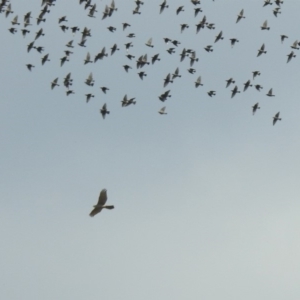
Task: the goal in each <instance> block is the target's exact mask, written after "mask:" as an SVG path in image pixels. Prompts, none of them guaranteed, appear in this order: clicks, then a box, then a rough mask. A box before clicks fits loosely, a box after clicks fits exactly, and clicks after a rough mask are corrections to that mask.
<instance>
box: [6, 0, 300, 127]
mask: <svg viewBox="0 0 300 300" xmlns="http://www.w3.org/2000/svg"><path fill="white" fill-rule="evenodd" d="M109 1H110V4H107V5H103V6H104V7H103V12H102V17H101V15H100V18H102V20H104V19H106V18H110V17H113V15H114V14H115V13H116V12H117V11H118V7H117V6H116V3H115V0H109ZM213 1H214V0H213ZM134 2H135V4H134V9H133V10H132V14H133V15H140V14H141V13H142V10H143V7H144V2H143V1H140V0H136V1H134ZM190 2H191V4H192V6H191V7H193V10H194V12H193V14H194V17H197V16H199V14H200V13H202V16H201V19H200V21H199V22H198V23H196V24H195V34H198V33H199V32H201V31H203V30H205V29H209V30H214V29H215V27H216V25H215V24H214V23H209V22H208V20H207V17H206V15H205V14H204V12H203V10H202V9H201V7H200V5H201V2H200V0H190ZM55 4H56V1H55V0H42V9H41V11H40V13H39V15H38V16H36V17H35V18H33V16H32V15H31V12H28V13H26V14H25V15H24V17H23V18H22V20H20V21H19V16H18V15H17V14H16V13H15V12H14V10H13V7H12V3H11V0H0V12H1V13H2V14H4V15H5V17H7V18H8V19H9V17H11V20H10V22H11V24H12V27H10V28H9V29H8V30H9V31H10V32H11V33H12V34H16V33H17V32H18V31H19V28H21V26H22V25H23V26H22V27H23V28H22V29H20V32H21V34H22V35H23V37H30V36H31V37H32V34H33V33H32V30H29V29H30V28H31V27H30V26H32V25H34V23H35V22H34V19H35V20H36V24H37V25H40V24H42V23H44V22H45V21H46V17H47V16H48V14H49V13H50V10H51V9H52V7H53V6H55ZM79 4H80V5H83V9H84V10H85V11H86V12H87V16H88V17H89V18H96V17H99V16H98V15H97V13H98V7H97V4H96V3H92V0H79ZM273 4H275V5H273ZM282 4H283V1H282V0H275V1H273V2H272V0H262V6H263V7H268V6H272V5H273V6H274V8H273V14H274V16H275V17H277V16H278V14H280V13H281V6H282ZM98 5H99V4H98ZM166 9H171V5H170V7H169V4H168V3H167V0H164V1H163V2H162V3H161V4H160V5H159V7H158V11H157V13H158V14H162V13H164V11H165V10H166ZM184 11H185V6H183V5H182V6H179V7H177V8H174V13H176V14H177V15H179V14H181V13H182V12H184ZM245 18H246V16H245V12H244V9H242V10H241V11H240V12H238V13H237V16H236V21H235V22H236V23H240V22H242V20H243V19H245ZM67 22H68V18H67V16H61V17H60V18H59V19H58V24H59V26H60V28H61V30H62V31H63V32H72V34H73V35H75V34H76V33H77V32H80V34H81V37H80V40H79V42H78V43H77V45H76V44H75V43H74V40H70V41H67V42H66V44H65V50H64V56H63V57H61V58H60V66H61V67H62V66H64V65H65V63H67V62H69V61H71V57H72V56H73V55H74V51H73V49H74V48H75V47H87V45H86V44H87V41H88V39H89V38H91V36H92V34H91V30H92V29H89V28H87V27H84V28H81V29H80V28H79V27H77V26H73V27H71V26H67V25H66V24H68V23H67ZM21 23H22V24H21ZM179 25H180V32H181V33H183V32H184V31H185V30H186V29H187V28H189V27H190V26H191V25H190V24H186V23H184V24H179ZM237 26H238V25H237ZM130 27H131V25H130V24H129V23H127V22H123V23H122V30H123V31H124V32H126V30H128V28H130ZM106 29H107V30H108V31H109V32H111V33H114V32H115V31H116V30H117V28H116V27H114V26H108V27H107V28H106ZM261 30H266V31H269V30H270V27H269V26H268V21H267V20H266V21H264V22H263V24H261ZM44 35H45V33H44V30H43V28H40V29H39V30H38V31H37V32H36V33H35V34H34V38H33V40H32V41H31V42H29V44H28V45H27V52H30V51H33V49H34V50H36V51H37V52H38V53H39V54H41V65H45V64H46V63H47V62H49V61H50V53H47V54H43V52H44V50H45V47H43V46H36V42H37V40H38V39H40V38H41V37H43V36H44ZM126 37H127V38H128V42H127V43H125V45H123V46H122V47H123V49H124V52H125V58H124V59H125V60H126V62H125V63H124V65H123V69H124V71H125V72H127V73H128V72H131V69H133V66H132V63H133V62H134V60H135V63H136V68H137V69H138V71H139V72H138V73H137V74H138V76H139V78H140V79H141V80H144V77H146V76H147V73H146V71H144V70H145V68H144V67H145V66H147V65H150V64H152V65H154V64H155V63H156V62H157V61H160V60H161V58H160V53H156V54H154V55H153V56H152V57H151V59H148V54H143V55H140V56H139V57H135V56H134V55H133V54H131V53H130V50H131V48H132V47H133V46H134V44H133V39H134V38H135V37H136V36H135V34H134V33H128V35H127V36H126ZM287 38H288V37H287V36H286V35H281V36H280V39H281V42H282V43H283V42H284V41H285V39H287ZM223 39H224V36H223V31H220V32H218V34H217V35H216V36H215V39H214V42H213V43H212V45H207V46H206V47H205V48H204V49H205V51H207V52H208V53H211V52H213V50H214V45H215V44H216V43H217V42H219V41H221V40H223ZM162 42H164V43H165V44H166V45H168V47H169V48H168V49H166V51H167V52H168V53H169V54H170V55H172V54H174V53H175V52H176V51H177V49H180V48H182V49H181V51H179V52H180V53H179V61H180V62H183V61H184V60H185V59H189V60H190V62H189V68H188V69H187V71H188V72H189V73H190V74H195V73H196V69H194V68H193V67H194V65H195V63H196V62H198V61H199V58H198V57H197V54H196V50H195V49H189V48H186V47H182V46H180V45H181V42H180V41H178V40H175V39H171V38H164V41H162ZM238 42H239V40H238V39H237V38H231V39H230V44H231V47H234V46H235V44H236V43H238ZM144 44H145V46H146V47H147V48H149V49H150V48H154V43H153V39H152V38H149V39H148V40H147V41H145V43H144ZM299 46H300V42H298V41H297V40H296V41H295V42H294V43H293V44H292V45H291V48H292V51H291V52H290V53H289V54H288V55H287V63H289V62H290V61H291V60H292V59H293V58H294V57H296V55H295V53H294V50H295V49H297V50H298V49H299ZM120 48H121V47H120ZM120 48H119V46H118V45H117V43H115V44H114V45H113V46H112V47H111V48H110V51H109V52H110V53H109V52H108V51H107V49H106V47H103V48H102V49H101V51H100V52H99V53H97V54H95V55H94V57H92V55H91V53H90V51H88V52H87V54H86V56H85V58H83V65H89V64H95V63H97V62H98V61H101V60H104V59H106V58H108V57H109V56H112V55H114V54H115V53H117V51H119V50H120ZM120 52H121V51H120ZM266 53H267V50H266V46H265V44H262V45H261V47H260V48H259V49H258V50H257V57H259V56H261V55H264V54H266ZM26 67H27V68H28V70H29V71H33V69H34V68H35V65H33V64H32V63H27V64H26ZM260 74H261V73H260V71H257V70H256V71H253V80H254V79H255V77H256V76H259V75H260ZM181 76H182V75H181V74H180V71H179V67H176V69H175V71H174V73H168V74H167V75H166V77H165V78H164V80H163V87H164V88H166V87H167V86H168V85H169V84H171V83H173V82H174V80H175V79H176V78H180V77H181ZM62 83H63V85H64V87H65V88H66V95H67V96H69V95H71V94H74V93H75V91H74V90H73V89H72V85H73V79H72V74H71V72H69V73H67V75H66V76H65V77H64V78H63V81H62ZM85 84H86V85H88V86H90V87H93V86H94V84H95V80H94V76H93V73H92V72H90V74H89V76H88V77H87V78H86V80H85ZM60 85H61V84H60V82H59V78H58V77H56V78H55V79H53V81H52V82H51V83H50V86H51V89H54V88H56V87H58V86H60ZM194 85H195V88H198V87H202V86H203V82H202V78H201V76H197V78H196V80H195V81H194ZM225 85H226V88H228V87H229V86H231V85H234V87H233V89H232V90H231V98H233V97H235V95H236V94H238V93H240V92H241V91H240V90H239V88H238V86H237V85H235V80H234V79H233V78H229V79H227V80H226V84H225ZM252 86H254V88H255V89H256V90H257V91H261V89H262V88H263V87H262V86H261V85H260V84H252V82H251V80H250V79H249V80H248V81H246V82H245V83H244V87H243V91H244V92H245V91H246V90H247V89H248V88H249V87H252ZM100 89H101V90H102V92H103V93H104V94H106V93H109V90H110V89H109V88H108V87H106V86H101V87H100ZM207 95H208V96H209V97H213V96H215V95H216V91H215V90H209V91H207ZM266 96H268V97H274V96H275V95H274V93H273V89H272V88H271V89H270V90H269V91H268V93H267V94H266ZM94 97H95V95H94V94H93V93H92V92H89V93H87V94H85V98H86V102H89V101H90V100H91V99H92V98H94ZM169 97H171V90H166V91H164V92H163V93H162V94H161V95H159V96H158V99H159V100H160V101H162V102H165V101H166V100H168V98H169ZM134 104H136V99H135V98H134V97H132V98H130V97H128V96H127V94H125V95H124V97H123V100H122V101H121V106H122V107H128V106H130V105H134ZM258 109H260V106H259V103H256V104H254V105H253V106H252V113H253V115H254V114H255V113H256V111H257V110H258ZM100 113H101V115H102V117H103V119H105V117H106V115H107V114H109V113H110V111H109V110H108V105H107V103H104V104H103V106H102V107H101V109H100ZM158 113H159V114H161V115H166V114H167V112H166V106H163V107H162V108H161V109H159V111H158ZM280 120H281V118H280V112H277V113H276V114H275V115H274V117H273V125H275V124H276V122H277V121H280Z"/></svg>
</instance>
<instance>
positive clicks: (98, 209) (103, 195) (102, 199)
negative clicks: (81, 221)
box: [90, 189, 115, 217]
mask: <svg viewBox="0 0 300 300" xmlns="http://www.w3.org/2000/svg"><path fill="white" fill-rule="evenodd" d="M106 201H107V190H106V189H103V190H102V191H101V192H100V195H99V198H98V203H97V204H96V205H94V209H93V210H92V211H91V212H90V217H94V216H95V215H96V214H98V213H99V212H101V210H102V209H103V208H106V209H114V208H115V207H114V206H113V205H105V203H106Z"/></svg>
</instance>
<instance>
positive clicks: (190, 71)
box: [188, 68, 196, 74]
mask: <svg viewBox="0 0 300 300" xmlns="http://www.w3.org/2000/svg"><path fill="white" fill-rule="evenodd" d="M188 72H189V73H191V74H194V73H195V72H196V70H195V69H193V68H189V69H188Z"/></svg>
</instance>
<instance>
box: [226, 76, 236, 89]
mask: <svg viewBox="0 0 300 300" xmlns="http://www.w3.org/2000/svg"><path fill="white" fill-rule="evenodd" d="M226 82H227V83H226V88H228V87H229V86H230V84H232V83H235V81H234V80H233V79H232V78H229V79H227V80H226Z"/></svg>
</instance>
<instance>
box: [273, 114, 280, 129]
mask: <svg viewBox="0 0 300 300" xmlns="http://www.w3.org/2000/svg"><path fill="white" fill-rule="evenodd" d="M279 114H280V112H278V113H277V114H276V115H275V116H274V117H273V126H274V125H275V124H276V122H277V121H281V118H279Z"/></svg>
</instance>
